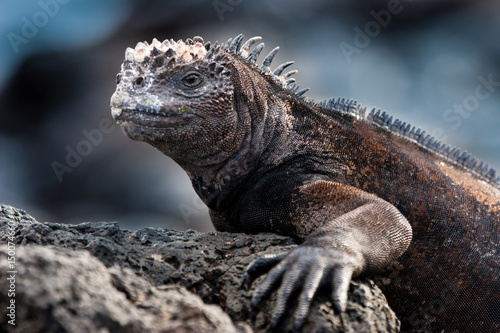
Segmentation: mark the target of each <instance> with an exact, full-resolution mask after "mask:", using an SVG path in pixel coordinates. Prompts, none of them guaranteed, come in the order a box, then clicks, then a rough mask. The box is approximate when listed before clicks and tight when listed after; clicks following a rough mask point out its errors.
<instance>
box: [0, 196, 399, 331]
mask: <svg viewBox="0 0 500 333" xmlns="http://www.w3.org/2000/svg"><path fill="white" fill-rule="evenodd" d="M145 224H147V222H145ZM0 244H1V245H0V315H1V317H0V331H2V332H4V331H7V332H197V333H201V332H210V333H213V332H269V331H270V328H269V325H270V322H271V316H272V309H273V308H274V301H275V294H273V295H271V297H270V299H269V300H268V301H267V302H265V303H264V304H263V305H262V306H260V307H259V308H258V309H252V307H251V296H252V293H253V288H254V287H255V286H256V285H258V284H259V283H260V282H261V279H262V278H259V279H258V280H257V281H256V282H255V283H254V286H253V287H252V288H251V289H250V290H245V289H243V288H240V286H239V285H240V282H241V280H242V278H243V276H244V273H245V268H246V267H247V265H248V264H249V263H250V262H252V261H253V260H255V259H256V258H258V257H259V256H260V255H262V254H263V253H276V252H283V251H286V250H288V249H290V248H292V247H294V246H296V244H295V242H294V241H293V240H292V239H291V238H288V237H284V236H279V235H275V234H258V235H246V234H236V233H235V234H233V233H224V232H211V233H199V232H196V231H193V230H188V231H184V232H183V231H176V230H169V229H156V228H144V229H141V230H138V231H135V232H132V231H128V230H123V229H120V227H119V226H118V224H117V223H106V222H97V223H82V224H78V225H67V224H59V223H40V222H37V221H36V220H35V219H34V218H33V217H31V216H29V215H28V214H26V213H25V212H24V211H22V210H19V209H16V208H13V207H11V206H6V205H0ZM328 294H329V293H328V290H327V289H326V287H325V290H324V292H320V295H319V297H316V298H315V301H314V303H313V305H312V307H311V310H310V315H309V318H308V321H307V322H306V323H305V325H304V326H303V327H302V329H301V331H303V332H398V331H399V327H400V323H399V320H398V319H397V318H396V316H395V314H394V312H393V311H392V310H391V309H390V308H389V306H388V304H387V301H386V299H385V297H384V295H383V294H382V292H381V291H380V290H379V289H378V288H377V287H376V286H375V284H374V283H373V282H372V281H371V280H368V279H365V280H357V281H353V282H352V283H351V287H350V290H349V301H348V305H347V311H346V312H345V313H344V314H343V326H342V323H341V320H340V317H339V315H338V314H336V313H335V312H334V311H333V309H332V305H331V302H330V300H329V297H328ZM290 308H291V309H294V304H291V306H290ZM292 317H293V312H290V313H288V314H287V315H286V316H285V319H284V321H283V323H282V324H281V326H280V329H279V330H278V331H279V332H287V331H292V330H291V327H293V325H292ZM13 324H15V325H13Z"/></svg>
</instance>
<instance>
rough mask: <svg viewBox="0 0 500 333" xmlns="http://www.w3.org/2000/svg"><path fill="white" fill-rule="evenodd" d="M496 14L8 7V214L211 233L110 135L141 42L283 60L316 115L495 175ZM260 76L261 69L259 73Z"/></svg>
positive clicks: (355, 5)
mask: <svg viewBox="0 0 500 333" xmlns="http://www.w3.org/2000/svg"><path fill="white" fill-rule="evenodd" d="M499 10H500V4H499V3H498V1H432V0H420V1H397V0H391V1H352V0H350V1H347V0H345V1H339V0H337V1H331V0H330V1H327V0H312V1H307V2H305V1H290V0H288V1H287V0H261V1H255V0H252V1H250V0H215V1H214V0H208V1H201V0H184V1H161V2H160V1H153V0H149V1H132V0H128V1H125V0H120V1H103V0H85V1H78V0H72V1H69V0H40V1H31V0H24V1H2V2H1V3H0V36H1V40H0V202H2V203H5V204H10V205H13V206H16V207H18V208H22V209H24V210H26V211H27V212H28V213H29V214H31V215H33V216H34V217H35V218H36V219H38V220H39V221H51V222H61V223H79V222H84V221H118V222H119V224H120V225H121V226H122V227H124V228H128V229H138V228H141V227H146V226H153V227H171V228H177V229H189V228H191V229H197V230H200V231H206V230H213V228H212V225H211V223H210V221H209V218H208V214H207V209H206V208H205V207H204V206H203V204H201V202H200V201H199V199H197V197H196V195H195V193H194V191H193V190H192V188H191V184H190V182H189V179H188V178H187V176H186V175H185V174H184V172H183V171H182V170H181V169H180V168H179V167H178V166H177V165H176V164H175V163H173V162H172V160H170V159H169V158H167V157H165V156H163V155H162V154H160V153H158V152H157V151H155V150H154V149H153V148H151V147H150V146H149V145H147V144H145V143H141V142H135V141H131V140H130V139H128V138H126V137H125V135H124V134H123V133H122V132H121V130H120V129H119V128H118V127H117V126H115V125H114V122H112V124H113V125H109V124H110V123H111V119H112V118H111V115H110V108H109V99H110V97H111V95H112V93H113V92H114V89H115V77H116V74H117V73H118V71H119V69H120V64H121V62H122V61H123V57H124V51H125V49H126V48H127V47H129V46H131V47H134V46H135V44H136V43H137V42H139V41H151V40H152V39H153V38H154V37H156V38H158V39H159V40H163V39H166V38H174V39H176V40H177V39H181V38H182V39H184V38H188V37H193V36H196V35H200V36H202V37H203V38H204V39H205V41H208V40H210V41H212V42H214V41H216V40H219V41H226V40H227V39H228V38H230V37H234V36H235V35H237V34H238V33H240V32H241V33H243V34H245V36H246V38H250V37H252V36H256V35H259V36H262V37H263V38H264V42H265V43H266V49H265V50H268V51H270V50H271V49H272V48H274V46H276V45H279V46H280V47H281V49H280V52H278V54H277V57H276V58H277V59H276V60H275V62H274V63H275V64H276V65H277V64H279V63H280V62H285V61H289V60H294V61H295V62H296V63H295V65H294V68H295V69H298V70H299V73H298V74H297V75H296V79H297V83H298V84H299V85H300V86H301V87H310V88H311V90H310V91H309V92H308V93H307V95H308V96H309V97H311V98H314V99H317V100H324V99H327V98H330V97H333V96H336V97H338V96H343V97H350V98H354V99H357V100H358V101H359V102H360V103H362V104H364V105H366V106H368V107H369V108H371V107H374V106H376V107H379V108H382V109H383V110H386V111H388V112H389V113H391V114H392V115H394V116H395V117H397V118H399V119H402V120H404V121H406V122H410V123H411V124H413V125H416V126H418V127H421V128H422V129H425V130H426V131H427V132H430V133H433V134H434V135H435V136H437V137H439V138H441V139H444V140H445V141H446V142H448V143H450V144H452V145H455V146H457V147H460V148H463V149H465V150H468V151H469V152H472V153H473V154H474V155H476V156H477V157H479V158H480V159H482V160H484V161H486V162H488V163H489V164H490V165H491V166H494V167H496V168H497V169H499V168H500V154H499V153H500V130H499V129H500V20H498V13H499ZM261 61H262V59H261Z"/></svg>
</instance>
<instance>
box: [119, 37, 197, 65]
mask: <svg viewBox="0 0 500 333" xmlns="http://www.w3.org/2000/svg"><path fill="white" fill-rule="evenodd" d="M154 48H156V49H157V50H158V51H160V52H166V51H168V49H172V50H173V51H175V53H176V59H177V60H178V61H183V62H189V61H192V60H194V59H195V58H198V59H201V58H203V57H205V55H206V54H207V50H206V49H205V46H203V44H202V43H201V42H196V43H193V44H186V43H184V42H183V41H182V40H179V41H177V42H175V41H173V40H172V39H170V40H169V39H165V40H164V41H163V42H160V41H158V39H156V38H154V39H153V41H152V42H151V44H149V43H147V42H139V43H137V45H136V46H135V49H133V48H131V47H128V48H127V49H126V50H125V60H128V61H135V62H142V61H144V59H145V58H146V57H151V56H152V54H151V52H152V51H153V49H154Z"/></svg>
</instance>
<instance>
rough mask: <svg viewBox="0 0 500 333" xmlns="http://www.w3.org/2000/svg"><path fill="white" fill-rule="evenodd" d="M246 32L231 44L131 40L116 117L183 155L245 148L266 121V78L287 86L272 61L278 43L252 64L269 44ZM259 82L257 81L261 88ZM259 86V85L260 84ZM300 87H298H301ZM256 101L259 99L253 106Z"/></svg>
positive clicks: (114, 105)
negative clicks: (272, 67)
mask: <svg viewBox="0 0 500 333" xmlns="http://www.w3.org/2000/svg"><path fill="white" fill-rule="evenodd" d="M242 38H243V36H242V35H239V36H237V37H236V38H234V40H229V41H228V43H226V44H225V45H218V44H215V45H211V44H210V43H204V42H203V40H202V38H200V37H195V38H193V39H188V40H186V41H182V40H180V41H177V42H175V41H173V40H165V41H163V42H159V41H158V40H156V39H154V40H153V42H152V43H146V42H144V43H142V42H141V43H138V44H137V46H136V47H135V48H134V49H132V48H127V50H126V52H125V61H124V62H123V64H122V67H121V71H120V73H119V74H118V76H117V88H116V91H115V93H114V94H113V96H112V98H111V110H112V114H113V117H114V118H115V120H116V121H117V122H118V124H120V125H121V127H122V129H123V131H124V132H125V133H126V134H127V135H128V136H129V137H130V138H132V139H134V140H141V141H145V142H148V143H150V144H151V145H153V146H155V147H156V148H158V149H159V150H161V151H162V152H163V153H165V154H166V155H168V156H170V157H172V158H174V159H175V160H177V161H178V162H187V163H196V164H198V165H202V164H214V163H217V162H220V161H221V160H223V159H226V158H228V156H231V155H233V154H234V153H235V152H239V151H240V150H241V148H240V145H241V144H242V143H243V142H244V141H245V140H246V142H247V143H248V141H249V139H248V138H249V137H250V136H251V134H250V132H251V127H252V126H251V124H252V123H253V125H254V127H255V125H256V124H255V122H256V121H265V120H264V118H265V115H263V114H262V112H263V111H265V109H266V108H265V107H256V106H255V104H257V103H264V104H265V103H267V102H268V100H267V97H266V98H264V97H263V96H260V97H259V96H256V94H257V93H260V94H262V92H263V91H265V90H266V87H265V86H266V85H269V84H273V83H274V84H277V85H279V86H285V87H286V86H287V85H288V84H289V83H291V82H292V80H293V79H289V80H287V79H288V76H290V75H291V74H293V73H295V72H296V71H294V72H291V73H289V74H288V76H287V75H285V76H280V74H281V72H282V71H283V69H284V68H285V67H287V66H288V65H290V64H292V63H293V62H288V63H285V64H283V65H281V66H279V67H278V68H276V70H275V71H274V72H271V71H270V69H269V64H270V62H271V60H272V58H273V57H274V55H275V53H276V51H277V50H278V48H276V49H274V50H273V51H272V52H271V53H270V54H269V55H268V56H267V57H266V59H265V60H264V63H263V66H261V67H260V66H255V65H253V64H254V62H255V60H256V59H257V57H258V55H259V53H260V51H261V50H262V48H263V46H264V44H263V43H261V44H259V45H258V46H257V47H255V48H253V50H251V49H252V47H253V45H254V44H255V42H256V41H258V40H259V39H260V37H254V38H251V39H249V40H248V41H247V42H246V43H245V44H243V45H241V44H242V43H241V42H242ZM255 87H258V89H254V88H255ZM256 90H258V92H256ZM295 94H297V91H295ZM252 105H253V106H252Z"/></svg>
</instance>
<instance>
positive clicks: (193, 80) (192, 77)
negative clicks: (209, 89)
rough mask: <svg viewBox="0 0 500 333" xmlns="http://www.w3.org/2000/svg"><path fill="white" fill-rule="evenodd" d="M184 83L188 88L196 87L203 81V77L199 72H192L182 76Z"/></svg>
mask: <svg viewBox="0 0 500 333" xmlns="http://www.w3.org/2000/svg"><path fill="white" fill-rule="evenodd" d="M182 83H184V85H185V86H186V87H188V88H196V87H198V86H199V85H200V84H202V83H203V78H202V77H201V75H200V74H199V73H197V72H190V73H187V74H186V75H185V76H184V77H183V78H182Z"/></svg>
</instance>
